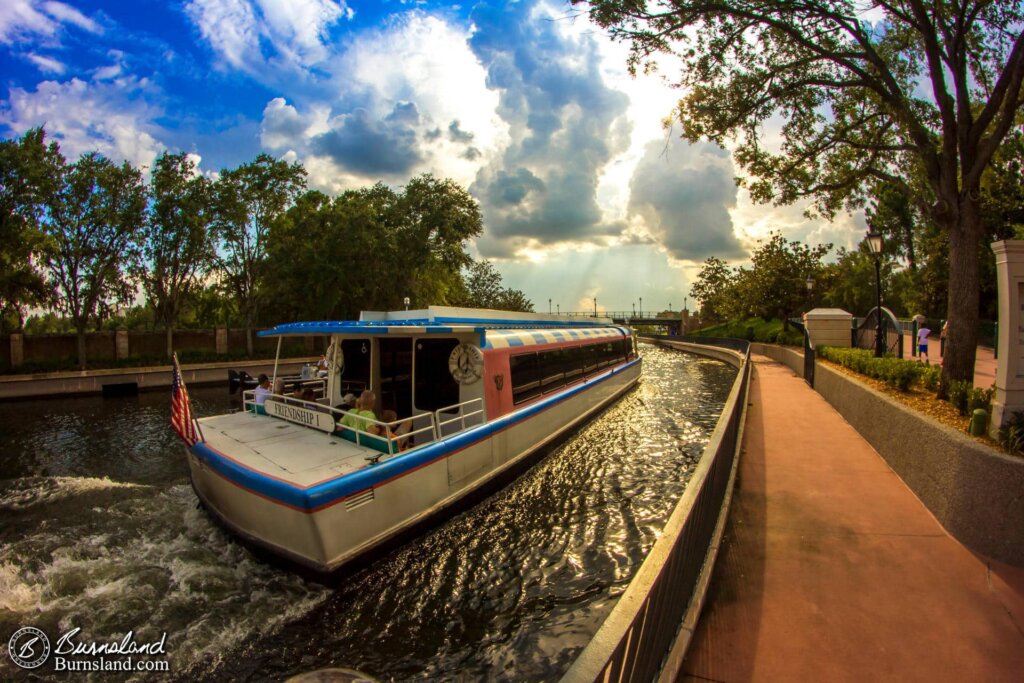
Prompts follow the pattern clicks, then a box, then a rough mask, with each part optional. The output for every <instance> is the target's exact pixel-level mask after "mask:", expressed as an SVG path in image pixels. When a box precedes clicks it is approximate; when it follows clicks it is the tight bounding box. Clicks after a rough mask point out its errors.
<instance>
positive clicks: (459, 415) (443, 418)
mask: <svg viewBox="0 0 1024 683" xmlns="http://www.w3.org/2000/svg"><path fill="white" fill-rule="evenodd" d="M452 412H454V413H455V415H451V413H452ZM434 419H435V420H436V422H437V433H438V435H439V436H451V435H452V434H455V433H457V432H461V431H463V430H465V429H467V428H468V427H473V426H475V425H478V424H481V423H482V422H483V421H484V402H483V399H480V398H473V399H470V400H468V401H463V402H462V403H455V404H453V405H450V406H447V407H445V408H441V409H440V410H436V411H434ZM474 419H475V420H476V421H475V422H468V421H471V420H474ZM456 422H458V423H459V428H458V429H456V430H453V431H450V432H449V431H448V430H446V427H448V426H450V425H453V424H455V423H456Z"/></svg>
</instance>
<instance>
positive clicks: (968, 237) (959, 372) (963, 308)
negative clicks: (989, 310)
mask: <svg viewBox="0 0 1024 683" xmlns="http://www.w3.org/2000/svg"><path fill="white" fill-rule="evenodd" d="M965 194H968V193H965ZM959 208H960V210H959V211H958V212H957V214H959V215H955V217H952V218H947V220H949V221H950V223H951V224H949V225H944V226H943V227H944V228H945V229H946V233H947V235H949V301H948V304H947V309H946V310H947V313H946V317H947V319H948V320H949V329H948V330H947V332H946V353H945V355H944V356H943V362H942V381H941V383H940V385H939V398H945V397H946V396H947V390H948V388H949V383H950V382H951V381H953V380H961V381H973V380H974V360H975V356H976V353H977V346H978V292H979V291H980V282H979V279H978V278H979V275H978V243H979V242H980V240H981V214H980V211H979V209H980V205H979V203H978V202H977V201H971V200H969V199H968V200H966V201H963V202H961V203H960V207H959ZM957 219H958V220H957Z"/></svg>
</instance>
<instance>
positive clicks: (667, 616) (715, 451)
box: [562, 337, 750, 683]
mask: <svg viewBox="0 0 1024 683" xmlns="http://www.w3.org/2000/svg"><path fill="white" fill-rule="evenodd" d="M651 338H652V339H654V340H656V341H663V342H664V343H665V344H667V345H668V346H675V345H677V343H678V342H679V338H678V337H661V338H658V337H651ZM699 339H700V341H699V342H698V343H700V344H708V339H707V338H699ZM720 341H721V343H716V344H714V345H715V346H719V347H722V348H727V349H730V350H734V351H736V353H735V355H734V359H735V361H736V364H737V365H739V368H740V372H739V375H738V376H737V378H736V381H735V383H734V384H733V387H732V390H731V391H730V393H729V398H728V400H727V401H726V404H725V408H724V409H723V411H722V415H721V417H719V419H718V426H717V427H716V428H715V431H714V433H713V434H712V436H711V440H710V441H709V443H708V445H707V447H706V448H705V450H704V455H703V457H702V458H701V460H700V462H699V463H698V465H697V469H696V470H695V471H694V473H693V476H692V477H691V479H690V481H689V483H688V484H687V487H686V490H685V491H684V493H683V496H682V498H681V499H680V500H679V502H678V503H677V504H676V507H675V509H674V510H673V511H672V515H671V516H670V517H669V520H668V523H667V524H666V525H665V529H664V530H663V532H662V535H661V537H660V538H659V539H658V540H657V542H655V544H654V547H652V548H651V550H650V552H649V553H648V554H647V558H646V559H645V560H644V562H643V564H642V565H641V566H640V569H639V570H638V571H637V573H636V575H635V576H634V577H633V580H632V581H630V583H629V586H628V587H627V588H626V591H625V593H623V594H622V596H621V597H620V598H619V600H618V602H617V603H616V605H615V607H614V608H613V609H612V612H611V614H609V615H608V617H607V618H606V619H605V620H604V623H603V624H602V625H601V628H600V629H599V630H598V632H597V633H596V634H595V635H594V637H593V638H592V639H591V641H590V643H589V644H588V645H587V647H586V648H584V650H583V652H582V653H580V655H579V657H577V658H576V661H575V662H573V665H572V667H571V668H570V669H569V671H568V672H566V674H565V676H564V677H563V678H562V681H563V683H565V682H568V683H577V682H580V683H582V682H587V683H589V682H590V681H651V680H653V679H654V678H655V677H657V676H658V675H659V672H661V671H662V670H663V668H664V667H665V665H666V662H669V663H670V664H671V666H670V669H672V670H671V671H670V670H666V671H665V672H664V673H666V674H667V675H670V676H673V677H674V675H675V674H677V673H678V667H679V666H680V665H681V662H682V655H683V654H684V653H685V651H686V647H687V645H688V644H689V636H690V635H691V634H692V628H693V626H694V625H695V623H696V618H697V615H698V614H699V613H700V608H701V607H702V605H703V601H704V595H705V592H706V589H707V582H708V580H709V578H710V573H711V569H712V567H713V566H714V560H715V557H716V555H717V552H718V543H719V540H720V538H721V533H722V529H723V527H724V523H725V518H726V516H727V512H728V502H729V500H730V498H731V496H732V483H733V480H734V475H735V463H736V456H737V453H738V452H739V446H740V441H741V436H742V427H743V420H744V416H745V414H746V405H747V399H746V397H747V386H748V382H749V374H750V363H749V361H750V351H749V343H748V342H746V341H743V340H736V339H730V340H720ZM739 347H742V349H743V350H742V351H738V348H739ZM691 349H692V347H691ZM686 629H689V630H686Z"/></svg>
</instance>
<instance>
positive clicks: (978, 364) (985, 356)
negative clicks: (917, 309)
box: [903, 334, 996, 389]
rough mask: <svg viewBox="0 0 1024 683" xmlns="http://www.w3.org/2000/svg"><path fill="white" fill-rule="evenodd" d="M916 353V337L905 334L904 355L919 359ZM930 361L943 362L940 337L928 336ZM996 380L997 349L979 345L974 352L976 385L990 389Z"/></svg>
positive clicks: (933, 362) (909, 358)
mask: <svg viewBox="0 0 1024 683" xmlns="http://www.w3.org/2000/svg"><path fill="white" fill-rule="evenodd" d="M914 353H915V349H914V338H913V337H912V336H910V335H909V334H905V335H903V357H904V358H906V359H908V360H919V358H918V356H915V355H914ZM928 362H929V363H931V364H933V365H935V364H938V365H941V364H942V340H941V339H939V338H938V337H935V338H932V337H929V338H928ZM995 381H996V354H995V351H994V350H993V349H990V348H988V347H987V346H979V347H978V349H977V351H975V354H974V386H976V387H978V388H979V389H988V388H989V387H991V386H992V383H993V382H995Z"/></svg>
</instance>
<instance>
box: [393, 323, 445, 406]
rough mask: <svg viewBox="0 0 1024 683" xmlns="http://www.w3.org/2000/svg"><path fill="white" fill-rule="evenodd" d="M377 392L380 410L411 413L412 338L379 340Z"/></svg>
mask: <svg viewBox="0 0 1024 683" xmlns="http://www.w3.org/2000/svg"><path fill="white" fill-rule="evenodd" d="M378 393H379V394H380V405H381V410H394V411H395V412H396V413H398V414H399V415H403V416H407V415H412V339H408V338H407V339H402V338H397V339H392V338H387V337H385V338H383V339H381V340H380V391H379V392H378ZM454 402H455V403H457V402H458V401H454Z"/></svg>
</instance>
